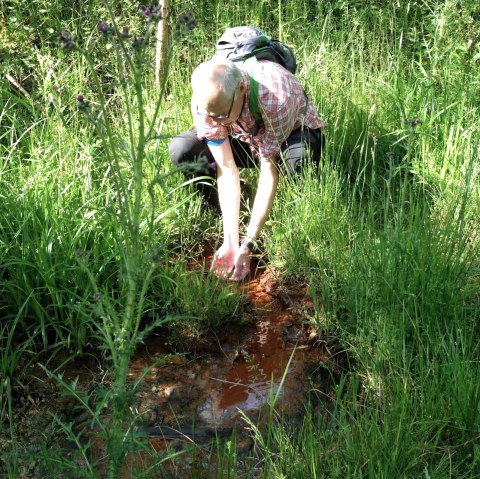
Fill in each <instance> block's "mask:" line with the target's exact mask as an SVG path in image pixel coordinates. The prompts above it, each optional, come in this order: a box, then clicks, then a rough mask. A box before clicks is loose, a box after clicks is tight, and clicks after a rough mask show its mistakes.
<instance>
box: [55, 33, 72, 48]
mask: <svg viewBox="0 0 480 479" xmlns="http://www.w3.org/2000/svg"><path fill="white" fill-rule="evenodd" d="M76 38H77V37H76V36H75V35H72V34H71V33H70V32H69V31H68V30H62V33H61V34H60V35H58V37H57V39H58V41H59V42H60V48H61V49H62V50H73V49H74V48H76V46H77V44H76V43H75V40H76Z"/></svg>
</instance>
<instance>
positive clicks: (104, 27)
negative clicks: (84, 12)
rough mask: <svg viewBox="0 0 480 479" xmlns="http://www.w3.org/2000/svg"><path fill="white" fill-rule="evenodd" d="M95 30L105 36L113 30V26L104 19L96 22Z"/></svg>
mask: <svg viewBox="0 0 480 479" xmlns="http://www.w3.org/2000/svg"><path fill="white" fill-rule="evenodd" d="M97 30H98V31H99V33H101V34H102V35H105V36H107V35H111V34H112V33H113V32H114V31H115V30H114V28H113V27H112V26H111V25H109V24H108V23H107V22H106V21H104V20H102V21H100V22H98V25H97Z"/></svg>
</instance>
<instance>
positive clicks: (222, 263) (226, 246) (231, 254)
mask: <svg viewBox="0 0 480 479" xmlns="http://www.w3.org/2000/svg"><path fill="white" fill-rule="evenodd" d="M237 250H238V246H237V247H235V246H234V245H232V244H231V243H223V244H222V246H220V248H219V249H218V250H217V251H216V253H215V254H214V255H213V261H212V267H211V268H210V271H213V272H214V273H215V274H216V275H217V276H219V277H221V278H228V276H229V275H230V274H231V273H232V270H233V269H234V268H235V256H236V254H237Z"/></svg>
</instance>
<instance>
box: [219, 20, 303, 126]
mask: <svg viewBox="0 0 480 479" xmlns="http://www.w3.org/2000/svg"><path fill="white" fill-rule="evenodd" d="M215 56H216V57H221V58H227V59H229V60H232V61H234V62H240V61H241V62H243V61H245V60H248V59H249V58H252V57H255V58H256V59H257V60H270V61H272V62H275V63H279V64H280V65H282V66H283V67H284V68H286V69H287V70H288V71H290V72H291V73H295V72H296V70H297V59H296V57H295V54H294V53H293V51H292V49H291V48H290V47H289V46H287V45H285V44H284V43H282V42H280V41H278V40H273V39H272V38H271V37H269V36H267V35H265V33H263V31H262V30H260V28H258V27H249V26H242V27H232V28H227V29H226V30H225V32H224V33H223V35H222V36H221V37H220V39H219V40H218V42H217V47H216V54H215ZM249 76H250V85H251V88H250V98H249V101H248V103H249V108H250V111H251V113H252V114H253V116H254V118H255V120H256V126H257V131H259V130H260V128H262V126H263V119H262V115H261V113H260V108H259V105H258V82H257V80H255V79H254V78H253V77H252V75H251V74H250V75H249Z"/></svg>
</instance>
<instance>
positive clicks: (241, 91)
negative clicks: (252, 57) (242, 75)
mask: <svg viewBox="0 0 480 479" xmlns="http://www.w3.org/2000/svg"><path fill="white" fill-rule="evenodd" d="M239 88H240V93H241V94H242V95H243V94H244V93H245V90H246V89H247V88H246V87H245V83H244V82H243V80H240V84H239Z"/></svg>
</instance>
